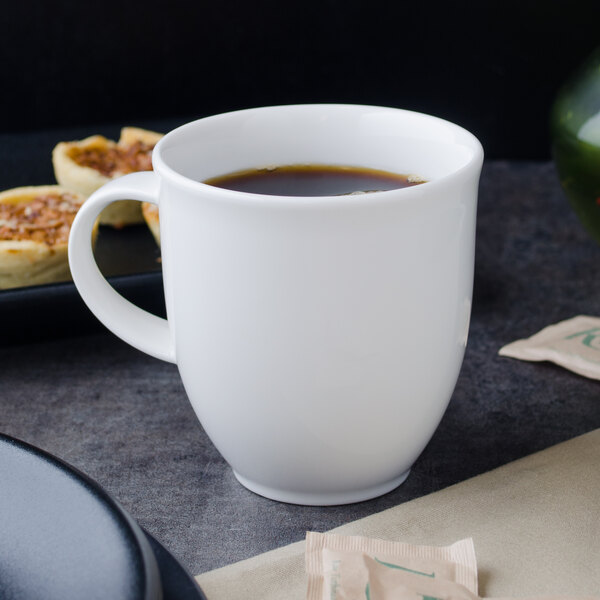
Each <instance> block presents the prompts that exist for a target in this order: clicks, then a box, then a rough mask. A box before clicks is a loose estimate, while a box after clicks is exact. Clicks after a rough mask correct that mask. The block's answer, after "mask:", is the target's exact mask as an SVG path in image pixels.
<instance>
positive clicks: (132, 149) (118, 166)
mask: <svg viewBox="0 0 600 600" xmlns="http://www.w3.org/2000/svg"><path fill="white" fill-rule="evenodd" d="M161 137H162V134H161V133H156V132H155V131H148V130H146V129H140V128H138V127H123V128H122V129H121V136H120V138H119V141H118V142H114V141H113V140H109V139H107V138H105V137H104V136H101V135H92V136H90V137H87V138H85V139H83V140H79V141H71V142H60V143H59V144H57V145H56V147H55V148H54V150H53V151H52V164H53V166H54V174H55V176H56V181H58V183H59V185H61V186H63V187H65V188H68V189H70V190H74V191H76V192H79V193H80V194H83V195H84V196H85V197H86V198H87V197H88V196H90V195H91V194H93V193H94V192H95V191H96V190H97V189H98V188H100V187H101V186H103V185H104V184H105V183H108V182H109V181H111V180H112V179H116V178H117V177H120V176H121V175H124V174H126V173H132V172H135V171H140V170H143V171H147V170H150V169H152V165H151V163H150V160H149V156H148V153H149V152H150V151H151V149H152V148H154V146H155V145H156V143H157V142H158V140H160V138H161ZM138 150H139V152H137V151H138ZM136 153H137V154H136ZM140 155H141V158H142V159H143V160H142V161H139V160H138V161H136V156H137V157H139V156H140ZM103 157H105V158H108V159H109V161H108V162H105V163H104V164H103V163H102V158H103ZM82 159H83V160H82ZM111 161H112V163H111ZM86 162H87V164H86ZM143 222H144V218H143V216H142V211H141V207H140V203H139V202H137V201H134V200H121V201H118V202H113V203H112V204H111V205H110V206H108V207H107V208H105V209H104V210H103V211H102V214H101V215H100V224H101V225H112V226H113V227H117V228H119V227H124V226H126V225H134V224H139V223H143Z"/></svg>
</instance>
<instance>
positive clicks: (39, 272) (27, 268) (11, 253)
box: [0, 185, 97, 289]
mask: <svg viewBox="0 0 600 600" xmlns="http://www.w3.org/2000/svg"><path fill="white" fill-rule="evenodd" d="M48 198H51V199H52V200H53V201H54V203H55V204H57V203H58V205H59V206H58V207H57V206H54V207H53V208H52V209H51V210H52V216H51V217H50V218H48V219H47V221H46V224H45V225H44V224H40V223H39V222H35V219H34V221H33V222H32V219H31V217H30V218H27V217H25V216H19V214H18V213H19V212H22V211H20V209H21V208H23V209H24V212H25V214H30V215H31V213H32V211H31V206H32V205H33V203H34V202H36V201H37V204H36V205H34V209H35V207H36V206H39V205H40V203H43V204H44V205H46V203H47V202H48V201H49V200H48ZM57 198H58V200H57ZM83 202H85V197H84V196H83V195H81V194H78V193H77V192H73V191H71V190H67V189H65V188H63V187H60V186H58V185H43V186H29V187H20V188H14V189H11V190H6V191H5V192H1V193H0V204H11V205H13V207H11V209H10V210H8V211H2V210H1V209H2V208H3V207H2V206H0V213H3V212H8V213H11V212H12V213H15V214H13V215H12V216H11V217H9V219H8V220H7V219H1V220H0V234H1V235H0V289H8V288H15V287H23V286H29V285H38V284H43V283H53V282H56V281H66V280H69V279H71V273H70V271H69V262H68V257H67V248H68V233H69V231H70V229H71V223H72V221H73V218H74V217H75V214H76V212H77V210H78V208H79V206H81V205H82V204H83ZM23 205H26V206H23ZM35 210H36V211H37V209H35ZM42 213H43V210H42ZM57 213H58V215H59V217H58V218H56V214H57ZM33 216H34V217H35V215H33ZM96 230H97V228H96ZM94 236H95V232H94ZM35 238H39V239H35Z"/></svg>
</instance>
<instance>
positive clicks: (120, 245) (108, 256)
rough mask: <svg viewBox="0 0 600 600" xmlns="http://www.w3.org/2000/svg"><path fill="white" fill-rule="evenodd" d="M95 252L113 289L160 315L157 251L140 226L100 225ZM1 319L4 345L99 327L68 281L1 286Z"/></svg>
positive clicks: (161, 296)
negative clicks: (120, 227) (23, 285)
mask: <svg viewBox="0 0 600 600" xmlns="http://www.w3.org/2000/svg"><path fill="white" fill-rule="evenodd" d="M94 254H95V256H96V261H97V263H98V266H99V267H100V270H101V271H102V273H103V274H104V275H105V277H106V278H107V279H108V281H109V282H110V283H111V285H112V286H113V287H114V288H115V289H116V290H117V291H118V292H120V293H121V294H123V296H125V297H126V298H127V299H128V300H130V301H131V302H133V303H134V304H137V305H138V306H141V307H142V308H144V309H146V310H148V311H150V312H152V313H154V314H158V315H160V316H164V314H165V306H164V294H163V287H162V270H161V265H160V251H159V249H158V246H157V245H156V242H155V241H154V238H153V237H152V234H151V233H150V231H149V229H148V228H147V227H146V226H145V225H136V226H133V227H126V228H123V229H119V230H117V229H112V228H110V227H101V228H100V231H99V233H98V238H97V242H96V248H95V251H94ZM0 323H1V324H2V325H1V329H0V331H1V333H0V345H3V346H5V345H9V344H15V343H20V342H29V341H34V340H43V339H48V338H57V337H65V336H70V335H79V334H85V333H91V332H94V331H101V330H102V329H103V326H102V325H101V324H100V323H99V322H98V320H97V319H96V318H95V317H94V316H93V315H92V314H91V312H90V311H89V309H88V308H87V307H86V305H85V304H84V302H83V300H82V299H81V297H80V296H79V293H78V292H77V289H76V288H75V285H74V284H73V283H72V282H63V283H54V284H48V285H37V286H31V287H22V288H15V289H11V290H0Z"/></svg>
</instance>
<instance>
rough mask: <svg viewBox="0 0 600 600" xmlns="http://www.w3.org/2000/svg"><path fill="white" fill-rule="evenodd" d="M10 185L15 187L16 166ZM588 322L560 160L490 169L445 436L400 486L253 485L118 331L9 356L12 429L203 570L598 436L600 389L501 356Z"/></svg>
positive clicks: (593, 298) (1, 361)
mask: <svg viewBox="0 0 600 600" xmlns="http://www.w3.org/2000/svg"><path fill="white" fill-rule="evenodd" d="M3 178H4V181H5V182H8V181H12V180H11V179H10V177H9V173H8V171H7V172H5V173H4V174H3ZM34 183H38V182H37V181H34ZM40 183H42V182H40ZM16 184H22V182H17V183H15V184H14V185H16ZM10 185H11V184H9V185H5V186H4V187H9V186H10ZM578 314H588V315H599V316H600V246H598V245H597V244H595V243H594V242H593V241H592V239H591V238H590V237H589V236H588V235H587V233H586V232H585V231H584V230H583V229H582V227H581V226H580V224H579V222H578V221H577V219H576V218H575V216H574V214H573V213H572V211H571V209H570V207H569V205H568V203H567V201H566V199H565V198H564V195H563V193H562V191H561V189H560V186H559V184H558V180H557V176H556V173H555V170H554V167H553V165H552V164H550V163H536V162H527V163H517V162H505V161H497V162H489V163H486V164H485V166H484V171H483V176H482V182H481V193H480V202H479V216H478V231H477V251H476V270H475V289H474V301H473V314H472V320H471V330H470V336H469V343H468V347H467V352H466V355H465V360H464V365H463V368H462V371H461V374H460V377H459V380H458V384H457V386H456V390H455V393H454V396H453V398H452V401H451V403H450V406H449V408H448V411H447V412H446V414H445V416H444V418H443V420H442V422H441V424H440V426H439V428H438V430H437V432H436V433H435V435H434V437H433V439H432V440H431V442H430V444H429V445H428V446H427V448H426V449H425V451H424V452H423V454H422V455H421V457H420V458H419V459H418V461H417V462H416V464H415V465H414V468H413V470H412V474H411V475H410V477H409V478H408V480H407V481H406V482H405V483H404V484H403V485H402V486H400V487H399V488H398V489H396V490H394V491H393V492H391V493H389V494H387V495H385V496H383V497H381V498H378V499H375V500H371V501H368V502H362V503H359V504H354V505H348V506H337V507H327V508H318V507H302V506H293V505H286V504H280V503H277V502H273V501H271V500H267V499H265V498H262V497H259V496H257V495H255V494H253V493H251V492H249V491H247V490H246V489H244V488H243V487H241V486H240V485H239V484H238V483H237V481H236V480H235V478H234V476H233V474H232V472H231V470H230V469H229V468H228V466H227V464H226V463H225V462H224V460H223V459H222V458H221V457H220V455H219V454H218V452H217V451H216V450H215V448H214V447H213V445H212V443H211V442H210V441H209V439H208V438H207V436H206V434H205V433H204V431H203V429H202V427H201V425H200V424H199V422H198V421H197V419H196V418H195V416H194V413H193V411H192V408H191V406H190V404H189V403H188V401H187V398H186V395H185V392H184V390H183V387H182V384H181V381H180V378H179V375H178V372H177V368H176V367H175V366H173V365H171V364H167V363H163V362H160V361H158V360H155V359H153V358H150V357H149V356H146V355H144V354H142V353H140V352H138V351H137V350H134V349H133V348H131V347H129V346H128V345H127V344H125V343H124V342H122V341H120V340H119V339H117V338H116V337H114V336H113V335H111V334H109V333H107V332H100V333H91V334H89V333H88V334H85V335H77V336H75V335H71V336H67V337H64V338H62V339H49V340H46V341H41V342H35V343H31V342H28V343H21V344H12V345H5V346H4V347H2V348H0V365H1V367H0V369H1V370H0V431H2V432H3V433H6V434H8V435H12V436H15V437H18V438H21V439H23V440H25V441H27V442H30V443H32V444H34V445H36V446H39V447H41V448H43V449H45V450H47V451H49V452H51V453H53V454H55V455H57V456H59V457H60V458H62V459H64V460H66V461H67V462H69V463H71V464H73V465H74V466H76V467H78V468H79V469H80V470H82V471H84V472H85V473H87V474H88V475H90V476H91V477H92V478H94V479H95V480H97V481H98V482H99V483H100V484H101V485H102V486H104V487H105V488H106V489H107V490H108V491H109V492H110V493H111V494H112V495H113V496H114V497H115V498H116V499H118V500H119V501H120V502H121V503H122V504H123V505H124V506H125V508H126V509H128V510H129V512H130V513H131V514H132V515H133V517H134V518H135V519H137V521H138V522H139V523H140V524H141V525H142V526H143V527H144V528H146V529H147V530H148V531H149V532H150V533H152V534H153V535H154V536H155V537H157V538H158V539H159V540H161V541H162V542H163V544H164V545H165V546H166V547H167V548H169V549H170V550H171V551H172V552H173V554H174V555H175V556H177V557H178V558H179V559H180V560H181V562H182V563H183V564H184V566H186V567H187V568H188V569H189V570H190V571H191V572H193V573H196V574H197V573H201V572H204V571H207V570H209V569H213V568H215V567H220V566H223V565H226V564H228V563H231V562H234V561H237V560H240V559H243V558H247V557H250V556H252V555H254V554H257V553H260V552H263V551H266V550H269V549H272V548H275V547H278V546H281V545H284V544H287V543H289V542H293V541H297V540H300V539H302V538H303V537H304V535H305V531H306V530H327V529H329V528H332V527H335V526H338V525H341V524H343V523H346V522H349V521H351V520H354V519H357V518H359V517H363V516H366V515H369V514H372V513H375V512H377V511H381V510H383V509H385V508H388V507H391V506H394V505H397V504H399V503H402V502H406V501H407V500H410V499H413V498H417V497H419V496H423V495H425V494H428V493H430V492H434V491H436V490H439V489H442V488H444V487H446V486H448V485H451V484H454V483H457V482H459V481H462V480H465V479H467V478H469V477H472V476H474V475H477V474H479V473H482V472H485V471H488V470H489V469H493V468H494V467H497V466H499V465H502V464H505V463H507V462H509V461H512V460H514V459H517V458H519V457H522V456H525V455H527V454H530V453H532V452H535V451H537V450H541V449H543V448H546V447H548V446H551V445H553V444H556V443H558V442H561V441H564V440H567V439H570V438H572V437H574V436H576V435H579V434H582V433H584V432H587V431H590V430H592V429H595V428H598V427H600V383H599V382H597V381H591V380H588V379H585V378H583V377H580V376H578V375H575V374H573V373H570V372H568V371H566V370H563V369H561V368H559V367H556V366H553V365H550V364H547V363H526V362H520V361H516V360H512V359H508V358H502V357H499V356H498V349H499V348H500V347H501V346H502V345H504V344H505V343H508V342H510V341H513V340H515V339H518V338H522V337H526V336H529V335H531V334H533V333H535V332H537V331H539V330H540V329H542V328H543V327H545V326H546V325H549V324H551V323H556V322H558V321H560V320H562V319H566V318H569V317H572V316H575V315H578ZM0 319H2V311H1V306H0Z"/></svg>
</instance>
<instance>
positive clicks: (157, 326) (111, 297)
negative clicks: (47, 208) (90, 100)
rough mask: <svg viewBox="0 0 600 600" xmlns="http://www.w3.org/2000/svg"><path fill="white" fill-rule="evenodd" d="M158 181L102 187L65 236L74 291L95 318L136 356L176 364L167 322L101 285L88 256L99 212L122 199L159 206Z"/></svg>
mask: <svg viewBox="0 0 600 600" xmlns="http://www.w3.org/2000/svg"><path fill="white" fill-rule="evenodd" d="M158 190H159V180H158V176H157V175H156V173H154V172H153V171H144V172H141V173H131V174H129V175H123V176H122V177H119V178H118V179H115V180H114V181H110V182H109V183H107V184H105V185H103V186H102V187H101V188H100V189H99V190H97V191H96V192H94V193H93V194H92V195H91V196H90V197H89V198H88V199H87V200H86V201H85V202H84V203H83V206H82V207H81V208H80V209H79V211H78V213H77V215H76V217H75V220H74V221H73V225H72V226H71V234H70V236H69V265H70V268H71V275H72V276H73V281H74V283H75V286H76V287H77V290H78V291H79V293H80V294H81V297H82V298H83V300H84V302H85V303H86V304H87V305H88V307H89V308H90V310H91V311H92V312H93V313H94V315H96V317H97V318H98V319H99V320H100V321H101V322H102V323H103V324H104V325H106V327H108V329H110V330H111V331H112V332H113V333H115V334H116V335H118V336H119V337H120V338H121V339H123V340H125V341H126V342H127V343H129V344H131V345H132V346H134V347H135V348H137V349H138V350H141V351H142V352H146V353H147V354H150V355H151V356H154V357H156V358H160V359H162V360H166V361H167V362H172V363H174V362H175V344H174V342H173V337H172V335H171V331H170V328H169V323H168V321H167V320H166V319H162V318H160V317H157V316H155V315H153V314H152V313H149V312H147V311H145V310H143V309H141V308H139V307H138V306H135V304H132V303H131V302H129V300H126V299H125V298H123V296H121V295H120V294H119V293H117V292H116V291H115V290H114V289H113V288H112V287H111V285H110V284H109V283H108V281H106V279H105V278H104V276H103V275H102V273H100V269H98V265H97V264H96V260H95V259H94V254H93V252H92V229H93V227H94V224H95V223H96V220H97V218H98V215H99V214H100V212H101V211H102V209H104V208H106V207H107V206H108V205H109V204H110V203H111V202H115V201H117V200H123V199H132V200H139V201H140V202H150V203H152V204H158Z"/></svg>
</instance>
